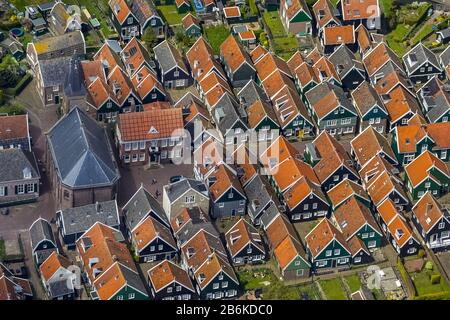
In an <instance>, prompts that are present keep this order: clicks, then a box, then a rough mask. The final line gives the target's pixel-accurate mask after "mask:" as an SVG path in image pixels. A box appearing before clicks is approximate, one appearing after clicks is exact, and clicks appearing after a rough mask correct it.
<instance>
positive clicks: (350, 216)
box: [333, 196, 381, 240]
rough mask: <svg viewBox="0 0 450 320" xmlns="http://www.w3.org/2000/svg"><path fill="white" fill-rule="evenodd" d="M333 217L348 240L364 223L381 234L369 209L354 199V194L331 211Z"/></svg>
mask: <svg viewBox="0 0 450 320" xmlns="http://www.w3.org/2000/svg"><path fill="white" fill-rule="evenodd" d="M333 217H334V219H335V220H336V222H337V224H338V226H339V229H340V230H341V232H342V234H343V235H344V237H345V239H346V240H349V239H350V238H351V237H352V236H353V235H354V234H355V233H356V232H357V231H358V230H360V229H361V228H362V227H363V226H364V225H365V224H368V225H370V226H371V227H372V229H373V230H375V231H378V232H379V233H380V234H381V231H380V229H379V228H378V225H377V223H376V222H375V219H374V218H373V216H372V214H371V212H370V211H369V209H368V208H367V207H366V206H365V205H363V204H362V203H361V202H359V201H358V200H356V198H355V197H354V196H352V197H350V198H349V199H348V200H346V201H345V202H344V203H343V204H342V205H341V206H339V208H337V209H336V210H335V211H334V212H333Z"/></svg>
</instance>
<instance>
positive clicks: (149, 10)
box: [128, 0, 159, 27]
mask: <svg viewBox="0 0 450 320" xmlns="http://www.w3.org/2000/svg"><path fill="white" fill-rule="evenodd" d="M128 3H129V5H130V10H131V12H132V13H133V14H134V15H135V17H136V19H138V21H139V24H140V25H141V27H144V24H145V23H146V22H147V19H149V18H151V17H152V16H157V17H159V14H158V11H157V10H156V8H155V5H154V4H153V1H152V0H133V1H129V2H128Z"/></svg>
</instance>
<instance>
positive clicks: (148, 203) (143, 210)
mask: <svg viewBox="0 0 450 320" xmlns="http://www.w3.org/2000/svg"><path fill="white" fill-rule="evenodd" d="M123 212H124V215H125V217H126V224H127V225H126V227H127V228H128V229H129V230H133V229H134V228H135V227H136V226H137V225H138V224H139V223H140V222H141V221H142V220H143V219H144V218H146V217H147V216H148V215H149V214H150V213H151V212H153V213H154V215H155V216H156V217H157V218H158V220H159V222H161V223H163V224H165V225H166V226H167V227H170V224H169V221H168V219H167V216H166V213H165V212H164V209H163V208H162V207H161V205H160V204H159V202H158V201H157V200H156V199H155V198H154V197H153V196H152V195H151V194H150V193H149V192H148V191H147V190H146V189H145V188H144V187H142V186H141V187H140V188H139V189H138V191H136V193H135V194H134V195H133V197H131V199H130V200H129V201H128V202H127V203H126V204H125V206H124V207H123Z"/></svg>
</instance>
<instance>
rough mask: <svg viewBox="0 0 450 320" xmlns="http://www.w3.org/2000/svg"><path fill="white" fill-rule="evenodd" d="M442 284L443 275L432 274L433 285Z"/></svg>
mask: <svg viewBox="0 0 450 320" xmlns="http://www.w3.org/2000/svg"><path fill="white" fill-rule="evenodd" d="M439 283H441V275H440V274H432V275H431V284H439Z"/></svg>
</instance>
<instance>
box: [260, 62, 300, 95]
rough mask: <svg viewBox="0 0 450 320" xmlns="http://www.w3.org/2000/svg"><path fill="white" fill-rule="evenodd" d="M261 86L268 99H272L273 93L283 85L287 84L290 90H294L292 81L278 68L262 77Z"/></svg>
mask: <svg viewBox="0 0 450 320" xmlns="http://www.w3.org/2000/svg"><path fill="white" fill-rule="evenodd" d="M262 86H263V88H264V91H265V92H266V95H267V96H268V97H269V98H270V99H273V97H274V95H275V94H276V93H277V92H279V91H280V90H281V89H282V88H283V87H285V86H289V88H290V89H291V90H294V91H296V89H295V84H294V82H293V81H292V80H291V79H290V78H289V77H288V76H287V75H286V74H285V73H283V72H281V71H280V70H278V69H276V70H275V71H274V72H273V73H272V74H271V75H269V76H267V78H265V79H264V81H263V82H262Z"/></svg>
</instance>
